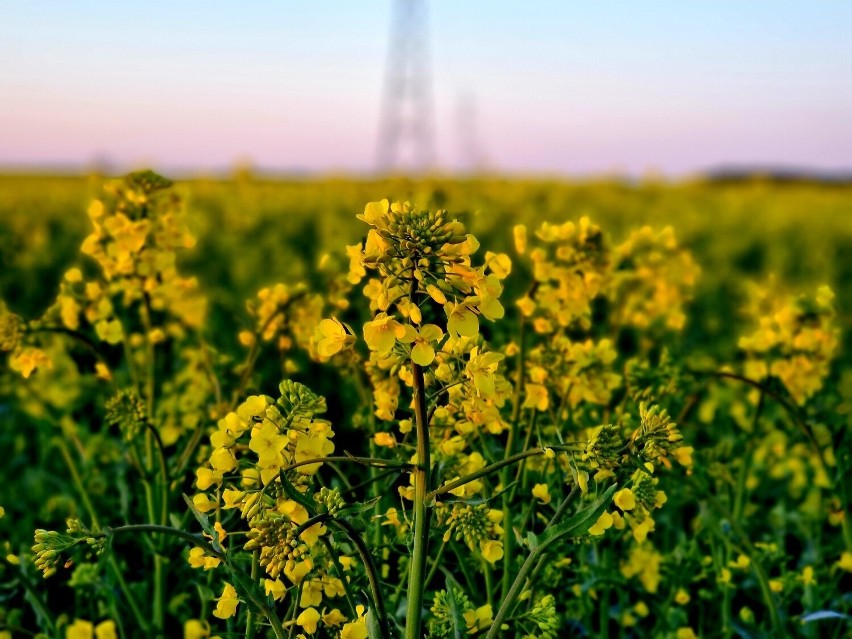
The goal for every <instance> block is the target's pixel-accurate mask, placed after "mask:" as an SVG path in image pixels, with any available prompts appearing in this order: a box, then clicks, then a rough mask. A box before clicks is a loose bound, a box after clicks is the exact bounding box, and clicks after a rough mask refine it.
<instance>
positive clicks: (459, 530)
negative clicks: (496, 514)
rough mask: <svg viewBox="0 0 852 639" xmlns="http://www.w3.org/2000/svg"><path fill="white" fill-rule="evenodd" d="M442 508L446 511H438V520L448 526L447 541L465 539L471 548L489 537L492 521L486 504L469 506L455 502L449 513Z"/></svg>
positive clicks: (445, 535)
mask: <svg viewBox="0 0 852 639" xmlns="http://www.w3.org/2000/svg"><path fill="white" fill-rule="evenodd" d="M441 510H443V511H444V512H443V513H441V512H439V513H438V521H439V522H440V523H443V525H444V526H446V527H447V531H446V532H445V533H444V540H445V541H449V540H450V539H451V538H454V539H455V540H456V541H464V542H465V543H466V544H467V546H468V547H469V548H475V547H476V545H477V544H478V543H479V542H480V541H482V540H483V539H486V538H487V537H488V530H489V527H490V526H491V523H490V522H489V521H488V511H489V508H488V506H487V505H486V504H480V505H478V506H468V505H464V504H461V503H455V504H453V506H452V510H450V512H449V513H447V512H446V511H447V509H446V508H445V507H444V508H441ZM444 517H446V519H444Z"/></svg>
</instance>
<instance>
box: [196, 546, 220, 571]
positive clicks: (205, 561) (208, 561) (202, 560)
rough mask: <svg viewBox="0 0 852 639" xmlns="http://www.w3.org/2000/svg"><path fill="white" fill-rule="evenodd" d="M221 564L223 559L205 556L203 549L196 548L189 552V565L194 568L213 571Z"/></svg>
mask: <svg viewBox="0 0 852 639" xmlns="http://www.w3.org/2000/svg"><path fill="white" fill-rule="evenodd" d="M221 563H222V560H221V559H219V558H217V557H209V556H207V555H205V554H204V549H203V548H198V547H195V548H193V549H192V550H190V551H189V565H190V566H192V567H193V568H204V570H212V569H213V568H216V567H217V566H218V565H219V564H221Z"/></svg>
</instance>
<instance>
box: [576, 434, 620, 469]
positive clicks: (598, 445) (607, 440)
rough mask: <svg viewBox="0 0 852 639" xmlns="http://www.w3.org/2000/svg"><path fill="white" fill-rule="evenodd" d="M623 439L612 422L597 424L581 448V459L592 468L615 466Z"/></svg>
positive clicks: (617, 462)
mask: <svg viewBox="0 0 852 639" xmlns="http://www.w3.org/2000/svg"><path fill="white" fill-rule="evenodd" d="M623 448H624V440H623V439H622V437H621V431H620V429H619V427H618V426H616V425H614V424H605V425H603V426H598V427H597V428H596V429H595V431H594V433H593V434H592V437H591V438H590V439H589V441H588V443H587V444H586V446H585V448H584V449H583V454H582V459H583V461H587V462H589V465H590V466H591V467H592V468H615V467H617V466H618V465H619V462H620V458H621V453H622V452H623V450H622V449H623Z"/></svg>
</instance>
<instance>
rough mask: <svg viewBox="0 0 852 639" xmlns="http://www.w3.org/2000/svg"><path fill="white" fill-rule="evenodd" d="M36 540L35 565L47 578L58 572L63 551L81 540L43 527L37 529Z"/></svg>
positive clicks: (33, 548)
mask: <svg viewBox="0 0 852 639" xmlns="http://www.w3.org/2000/svg"><path fill="white" fill-rule="evenodd" d="M34 540H35V544H34V545H33V547H32V551H33V552H34V553H35V556H36V558H35V566H36V568H38V569H39V570H41V572H42V575H43V576H44V578H45V579H47V578H48V577H51V576H52V575H55V574H56V570H57V568H58V566H59V562H60V561H61V559H62V553H64V552H65V551H66V550H68V549H69V548H71V547H72V546H74V545H76V544H77V543H78V542H79V539H75V538H74V537H69V536H68V535H64V534H62V533H60V532H57V531H55V530H43V529H41V528H39V529H38V530H36V531H35V535H34Z"/></svg>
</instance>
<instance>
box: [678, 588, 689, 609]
mask: <svg viewBox="0 0 852 639" xmlns="http://www.w3.org/2000/svg"><path fill="white" fill-rule="evenodd" d="M674 599H675V601H676V602H677V603H678V604H680V605H681V606H685V605H686V604H688V603H689V593H688V592H686V590H684V589H683V588H678V590H677V592H676V593H675V597H674Z"/></svg>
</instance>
